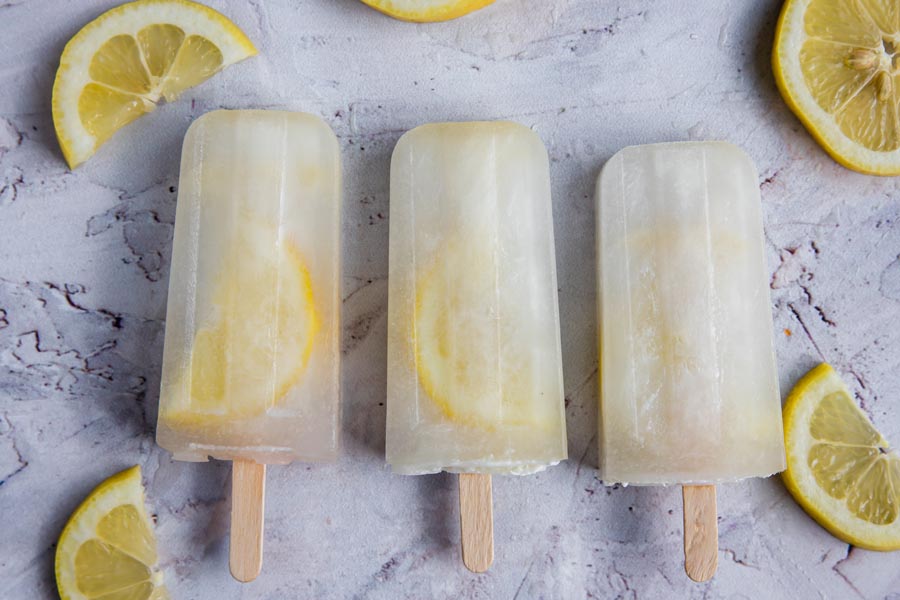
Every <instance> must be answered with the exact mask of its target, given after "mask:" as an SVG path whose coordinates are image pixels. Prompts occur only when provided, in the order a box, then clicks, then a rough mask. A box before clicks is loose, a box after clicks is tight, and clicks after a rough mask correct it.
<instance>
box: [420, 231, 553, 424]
mask: <svg viewBox="0 0 900 600" xmlns="http://www.w3.org/2000/svg"><path fill="white" fill-rule="evenodd" d="M497 258H498V257H496V256H494V255H493V253H492V251H491V249H490V248H489V247H488V245H487V244H480V243H478V242H473V241H472V240H471V239H468V240H467V241H466V242H463V241H462V240H461V239H454V238H451V239H449V240H448V241H447V242H445V244H444V245H443V246H442V247H441V249H440V250H439V251H438V252H437V253H436V255H435V259H434V260H433V261H432V263H431V264H430V265H428V266H427V267H426V268H425V269H424V270H423V272H422V274H421V275H420V277H419V283H418V285H417V286H416V301H415V320H414V326H415V333H414V336H415V359H416V369H417V372H418V374H419V381H420V383H421V385H422V387H423V389H424V390H425V392H426V393H427V395H428V397H430V398H431V399H432V400H433V401H434V403H435V405H436V406H437V407H438V408H439V410H440V411H441V413H443V415H444V416H445V417H446V418H448V419H450V420H451V421H455V422H458V423H461V424H464V425H469V426H475V427H481V428H487V429H493V428H495V427H500V426H504V425H510V426H526V425H527V426H536V427H551V426H553V425H554V424H556V423H557V422H558V420H559V411H558V408H557V407H556V405H555V403H553V402H548V400H547V398H545V397H543V396H542V395H541V393H540V392H539V391H536V389H537V387H536V386H535V384H534V378H535V376H536V374H537V373H538V372H539V371H541V369H542V368H545V366H543V365H537V364H535V360H534V357H533V355H532V354H531V353H530V352H529V344H528V343H527V342H526V341H524V340H523V339H522V336H521V333H520V332H521V331H522V330H523V329H525V328H526V327H527V326H526V323H527V322H528V316H527V315H525V314H522V306H523V303H521V302H512V301H510V300H509V298H508V294H507V295H506V297H504V295H503V294H498V289H497V286H498V282H497V272H496V268H495V265H496V264H497Z"/></svg>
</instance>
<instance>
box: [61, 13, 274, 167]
mask: <svg viewBox="0 0 900 600" xmlns="http://www.w3.org/2000/svg"><path fill="white" fill-rule="evenodd" d="M254 54H256V48H255V47H254V46H253V43H252V42H251V41H250V40H249V39H248V38H247V36H245V35H244V34H243V33H242V32H241V30H240V29H238V28H237V27H236V26H235V25H234V23H232V22H231V21H229V20H228V19H227V18H226V17H224V16H223V15H221V14H219V13H218V12H216V11H214V10H213V9H211V8H208V7H206V6H203V5H202V4H196V3H194V2H189V1H188V0H138V1H137V2H130V3H128V4H123V5H122V6H119V7H117V8H114V9H112V10H110V11H107V12H105V13H103V14H102V15H100V16H99V17H97V18H96V19H94V20H93V21H91V22H90V23H88V24H87V25H86V26H84V27H83V28H82V29H81V31H79V32H78V33H76V34H75V37H73V38H72V39H71V40H70V41H69V43H68V44H66V47H65V49H64V50H63V53H62V57H61V58H60V61H59V70H58V71H57V72H56V81H55V82H54V84H53V102H52V104H53V124H54V126H55V127H56V136H57V138H58V139H59V145H60V147H61V148H62V152H63V155H64V156H65V158H66V161H67V162H68V163H69V167H71V168H75V167H76V166H78V165H79V164H81V163H82V162H84V161H85V160H87V159H88V158H90V157H91V156H92V155H93V154H94V152H96V151H97V148H99V147H100V145H102V144H103V143H104V142H105V141H106V140H108V139H109V138H110V137H111V136H112V135H113V134H114V133H115V132H116V131H118V130H119V129H121V128H122V127H124V126H125V125H127V124H128V123H130V122H132V121H134V120H135V119H137V118H138V117H140V116H141V115H143V114H145V113H148V112H150V111H152V110H153V109H154V108H156V106H157V104H158V103H159V102H161V101H163V100H165V101H172V100H175V99H176V98H177V97H178V95H179V94H181V93H182V92H183V91H185V90H186V89H188V88H190V87H193V86H195V85H197V84H199V83H201V82H203V81H206V80H207V79H208V78H209V77H211V76H212V75H214V74H215V73H216V72H218V71H220V70H222V69H223V68H225V67H227V66H228V65H231V64H233V63H235V62H238V61H240V60H243V59H245V58H247V57H249V56H253V55H254Z"/></svg>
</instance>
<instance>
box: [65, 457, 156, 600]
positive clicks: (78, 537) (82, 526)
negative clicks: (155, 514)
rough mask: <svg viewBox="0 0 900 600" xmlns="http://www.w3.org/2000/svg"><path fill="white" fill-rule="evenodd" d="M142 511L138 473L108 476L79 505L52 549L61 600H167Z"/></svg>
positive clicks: (143, 509)
mask: <svg viewBox="0 0 900 600" xmlns="http://www.w3.org/2000/svg"><path fill="white" fill-rule="evenodd" d="M156 562H157V554H156V541H155V539H154V537H153V531H152V529H151V524H150V519H149V517H148V516H147V512H146V510H145V508H144V490H143V487H142V486H141V469H140V467H137V466H136V467H132V468H130V469H127V470H125V471H122V472H121V473H118V474H116V475H113V476H112V477H110V478H109V479H107V480H106V481H104V482H103V483H101V484H100V485H98V486H97V487H96V488H95V489H94V491H92V492H91V493H90V495H89V496H88V497H87V498H86V499H85V500H84V502H82V503H81V506H79V507H78V508H77V509H76V510H75V512H74V513H72V516H71V517H70V518H69V522H68V523H66V526H65V528H64V529H63V532H62V534H61V535H60V537H59V542H58V544H57V549H56V583H57V587H58V589H59V595H60V597H61V598H62V600H88V599H95V598H96V599H102V600H167V599H168V597H169V596H168V593H167V592H166V589H165V587H164V586H163V585H162V579H163V576H162V573H161V572H160V571H159V569H158V568H157V566H156Z"/></svg>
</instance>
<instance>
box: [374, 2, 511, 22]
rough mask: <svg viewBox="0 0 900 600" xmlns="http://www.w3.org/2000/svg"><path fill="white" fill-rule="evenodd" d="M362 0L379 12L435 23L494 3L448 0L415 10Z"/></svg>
mask: <svg viewBox="0 0 900 600" xmlns="http://www.w3.org/2000/svg"><path fill="white" fill-rule="evenodd" d="M362 1H363V3H364V4H367V5H369V6H371V7H372V8H374V9H375V10H377V11H378V12H380V13H383V14H385V15H387V16H389V17H393V18H395V19H399V20H401V21H409V22H411V23H437V22H440V21H450V20H452V19H456V18H459V17H462V16H465V15H467V14H469V13H471V12H475V11H476V10H480V9H482V8H484V7H485V6H488V5H490V4H493V3H494V0H469V1H467V2H454V1H450V2H447V3H446V4H445V5H444V6H437V7H432V8H428V9H426V10H421V11H416V10H405V9H402V8H398V7H397V6H396V5H395V4H394V2H392V1H391V0H362Z"/></svg>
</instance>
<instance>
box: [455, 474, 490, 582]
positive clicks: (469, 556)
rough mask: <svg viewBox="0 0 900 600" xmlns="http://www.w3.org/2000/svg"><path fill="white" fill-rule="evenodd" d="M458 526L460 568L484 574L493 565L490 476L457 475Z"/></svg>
mask: <svg viewBox="0 0 900 600" xmlns="http://www.w3.org/2000/svg"><path fill="white" fill-rule="evenodd" d="M459 526H460V534H461V536H462V559H463V564H464V565H466V568H467V569H469V570H470V571H472V572H473V573H484V572H485V571H487V570H488V567H490V566H491V563H492V562H494V509H493V503H492V501H491V476H490V475H481V474H479V473H461V474H460V476H459Z"/></svg>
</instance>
